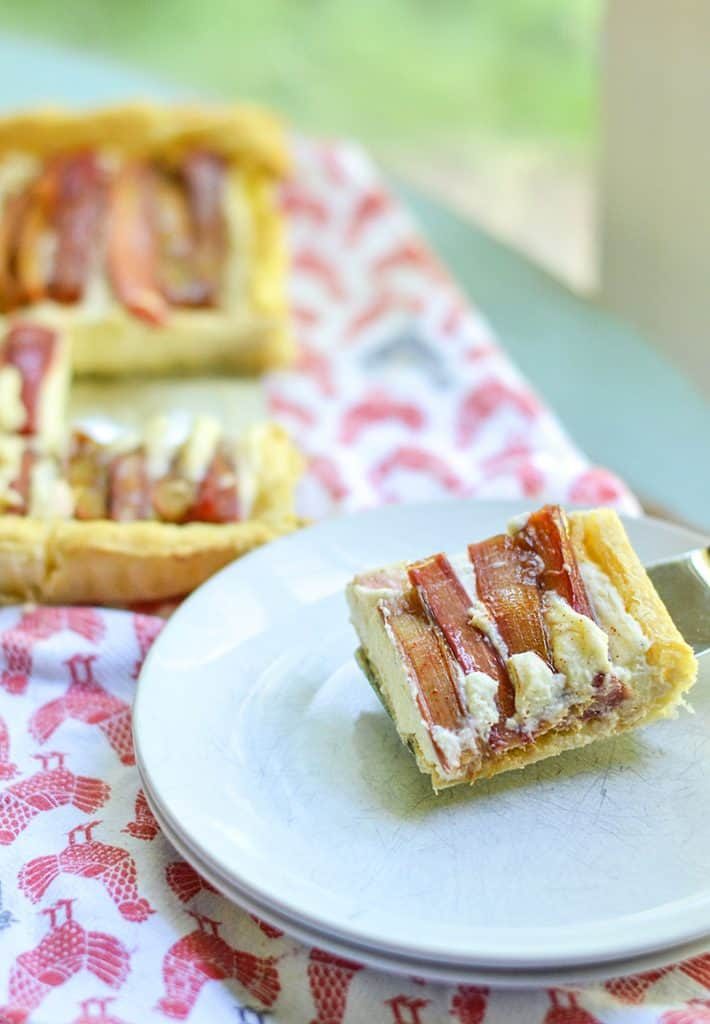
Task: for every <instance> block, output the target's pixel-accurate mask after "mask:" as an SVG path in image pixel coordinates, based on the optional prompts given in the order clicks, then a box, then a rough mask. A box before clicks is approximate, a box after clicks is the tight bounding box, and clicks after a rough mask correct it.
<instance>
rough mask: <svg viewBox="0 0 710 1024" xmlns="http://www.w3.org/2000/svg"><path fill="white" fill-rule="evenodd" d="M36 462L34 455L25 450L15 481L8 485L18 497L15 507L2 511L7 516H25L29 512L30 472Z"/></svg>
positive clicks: (27, 449)
mask: <svg viewBox="0 0 710 1024" xmlns="http://www.w3.org/2000/svg"><path fill="white" fill-rule="evenodd" d="M36 461H37V456H36V454H35V453H34V452H33V451H31V450H30V449H29V448H25V450H24V451H23V453H22V458H21V460H20V469H19V472H18V474H17V477H16V479H15V480H13V481H12V483H11V484H10V487H11V489H12V490H13V491H14V493H15V494H16V495H17V497H18V503H17V505H13V506H12V507H11V508H7V509H5V510H4V511H5V512H6V513H7V514H9V515H17V516H26V515H27V513H28V512H29V510H30V492H31V490H32V470H33V469H34V466H35V462H36Z"/></svg>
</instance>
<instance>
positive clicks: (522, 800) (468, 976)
mask: <svg viewBox="0 0 710 1024" xmlns="http://www.w3.org/2000/svg"><path fill="white" fill-rule="evenodd" d="M523 510H524V506H522V505H520V504H516V505H515V506H512V505H510V504H503V503H495V504H494V503H491V504H480V503H472V502H465V501H462V502H447V503H439V504H434V505H432V504H428V505H417V506H407V507H401V506H400V507H389V508H385V509H380V510H377V511H376V512H372V513H365V514H363V515H360V516H355V517H352V518H347V519H338V520H332V521H329V522H326V523H322V524H320V525H318V526H316V527H313V528H311V529H308V530H304V531H301V532H299V533H297V534H294V535H293V536H290V537H287V538H285V539H283V540H280V541H278V542H276V543H274V544H270V545H268V546H267V547H265V548H262V549H261V550H259V551H257V552H255V553H253V554H251V555H249V556H247V557H246V558H243V559H241V560H240V561H238V562H236V563H235V564H233V565H231V566H230V567H229V568H227V569H226V570H224V571H223V572H222V573H220V574H219V575H218V576H216V577H215V578H213V579H212V580H210V581H209V582H208V583H207V584H206V585H205V586H204V587H202V588H201V589H200V590H199V591H198V592H197V593H195V594H194V595H193V596H192V597H191V598H190V599H189V600H188V601H187V602H185V604H184V605H182V607H181V608H180V609H179V610H178V611H177V613H176V614H175V615H174V616H173V618H172V619H171V620H170V621H169V623H168V625H167V627H166V628H165V630H164V632H163V633H162V635H161V636H160V637H159V639H158V641H157V643H156V644H155V646H154V648H153V650H152V651H151V653H150V655H149V657H148V660H147V662H146V664H145V666H144V669H143V673H142V676H141V680H140V685H139V689H138V695H137V700H136V705H135V719H134V731H135V741H136V750H137V757H138V765H139V768H140V771H141V775H142V777H143V782H144V784H145V789H146V793H147V796H148V799H149V801H150V803H151V806H152V807H153V810H154V812H155V814H156V816H157V818H158V820H159V822H160V823H161V825H162V826H163V828H164V830H165V831H166V833H167V835H168V836H169V838H170V839H171V840H172V842H173V843H174V845H175V846H176V847H177V849H178V850H179V851H180V853H182V855H183V856H184V857H185V858H186V859H187V860H188V861H190V862H191V863H192V864H193V866H194V867H195V868H196V869H197V870H198V871H199V872H200V873H201V874H202V875H203V876H205V877H206V878H207V879H209V881H211V882H212V883H213V884H214V885H215V886H216V887H217V888H218V889H220V890H221V891H222V892H223V893H224V894H225V895H226V896H228V897H229V898H231V899H233V900H234V901H236V902H238V903H240V904H242V905H243V906H245V907H246V908H248V909H249V910H250V911H252V912H253V913H256V914H258V915H260V916H261V917H263V918H264V919H265V920H267V921H270V922H272V923H274V924H276V925H278V926H279V927H281V928H283V929H285V930H286V931H287V932H290V933H291V934H293V935H295V936H297V937H299V938H301V939H303V940H304V941H305V942H307V943H311V944H314V945H317V946H321V947H324V948H327V949H330V950H333V951H335V952H338V953H340V954H342V955H344V956H346V957H350V958H352V959H355V960H358V961H361V962H365V963H368V964H371V965H375V966H377V967H380V968H382V969H384V970H388V971H395V972H402V973H407V974H415V975H418V976H421V977H424V978H431V979H441V980H455V981H467V982H472V983H484V982H485V983H489V984H494V985H501V986H508V985H526V986H528V985H549V984H552V983H574V982H583V981H589V980H592V979H595V978H601V977H606V976H611V975H618V974H625V973H630V972H635V971H638V970H645V969H647V968H649V967H651V966H655V965H657V964H659V963H663V962H668V961H671V960H674V959H678V958H681V957H683V956H688V955H691V954H692V953H695V952H698V951H700V950H701V949H704V948H706V946H707V943H708V937H709V936H710V872H709V871H708V867H709V863H708V850H709V849H710V842H709V840H710V730H709V728H708V726H709V722H710V672H708V665H707V664H706V665H705V666H704V670H703V671H701V679H700V681H699V682H698V684H697V686H696V688H695V690H694V691H693V694H692V703H693V706H694V708H695V712H696V713H695V715H691V714H688V713H687V712H682V713H681V715H680V717H679V718H678V719H677V720H675V721H669V722H661V723H659V724H657V725H653V726H651V727H649V728H646V729H644V730H642V731H640V732H637V733H632V734H629V735H627V736H625V737H622V738H619V739H617V740H614V741H608V742H603V743H599V744H596V745H593V746H591V747H589V748H587V749H585V750H582V751H578V752H571V753H568V754H565V755H563V756H561V757H558V758H554V759H552V760H550V761H548V762H544V763H542V764H540V765H538V766H533V767H531V768H528V769H526V770H525V771H523V772H513V773H509V774H507V775H503V776H500V777H498V778H497V779H494V780H492V781H490V782H484V783H479V784H478V785H476V786H475V787H474V788H473V789H469V788H468V787H459V788H457V789H454V790H449V791H446V792H445V793H442V794H441V795H439V796H435V795H434V794H433V793H432V792H431V789H430V786H429V782H428V780H427V779H426V778H425V777H424V776H422V775H420V773H419V772H418V770H417V768H416V765H415V763H414V761H413V759H412V758H411V756H410V755H409V753H408V751H407V750H406V749H404V747H403V746H402V745H401V743H400V741H399V739H398V737H397V735H396V732H395V730H394V727H393V726H392V724H391V722H390V720H389V719H388V717H387V715H386V714H385V712H384V711H383V710H382V708H381V706H380V704H379V703H378V701H377V699H376V698H375V696H374V695H373V693H372V692H371V690H370V688H369V686H368V685H367V683H366V681H365V679H364V677H363V676H362V674H361V673H360V671H359V669H358V668H357V666H356V664H355V662H354V660H353V656H352V655H353V650H354V648H355V646H356V639H355V634H354V632H353V630H352V627H351V626H350V624H349V622H348V616H347V609H346V605H345V600H344V597H343V587H344V585H345V583H346V582H347V580H348V579H349V578H350V577H351V576H352V575H353V574H354V573H355V572H356V571H357V570H359V569H362V568H366V567H369V566H376V565H380V564H386V563H388V562H391V561H394V560H397V559H400V558H414V557H418V556H422V555H424V554H427V553H431V552H434V551H438V550H441V549H442V548H445V549H446V550H449V551H454V550H456V549H460V548H463V547H464V546H465V545H466V544H467V543H468V542H469V541H472V540H475V539H477V538H482V537H485V536H487V535H489V534H492V533H496V532H498V531H499V530H500V529H501V527H502V525H503V524H505V523H506V522H507V520H508V519H509V518H510V517H511V516H512V515H514V514H517V513H518V512H520V511H523ZM626 525H627V528H628V531H629V534H630V536H631V540H632V542H633V543H634V545H635V547H636V549H637V551H638V552H639V554H640V556H641V558H643V559H644V560H646V561H647V562H651V561H655V560H659V559H662V558H667V557H670V556H672V555H674V554H677V553H680V552H681V551H683V550H686V549H687V548H689V547H695V546H697V545H699V544H702V543H703V538H702V537H698V536H696V535H694V534H692V533H689V532H688V531H685V530H681V529H679V528H676V527H671V526H668V525H664V524H662V523H659V522H655V521H652V520H648V519H640V520H629V521H628V522H627V524H626Z"/></svg>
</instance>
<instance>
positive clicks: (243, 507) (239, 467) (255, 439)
mask: <svg viewBox="0 0 710 1024" xmlns="http://www.w3.org/2000/svg"><path fill="white" fill-rule="evenodd" d="M263 448H264V428H263V427H251V428H250V429H249V430H247V431H246V433H245V434H244V435H243V436H242V437H241V438H239V440H238V441H236V442H235V444H234V451H233V455H234V466H235V470H236V474H237V493H238V495H239V515H240V518H241V519H248V518H249V516H250V515H251V512H252V509H253V508H254V503H255V501H256V498H257V494H258V492H259V472H260V468H261V465H262V454H261V453H262V451H263Z"/></svg>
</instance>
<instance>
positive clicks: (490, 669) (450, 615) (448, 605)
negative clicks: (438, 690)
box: [409, 555, 515, 717]
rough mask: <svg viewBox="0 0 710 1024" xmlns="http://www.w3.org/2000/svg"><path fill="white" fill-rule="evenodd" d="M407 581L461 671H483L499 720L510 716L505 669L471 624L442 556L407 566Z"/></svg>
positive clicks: (512, 699)
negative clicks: (494, 687) (494, 690)
mask: <svg viewBox="0 0 710 1024" xmlns="http://www.w3.org/2000/svg"><path fill="white" fill-rule="evenodd" d="M409 579H410V582H411V583H412V584H413V585H414V586H415V587H416V588H417V590H418V592H419V596H420V598H421V600H422V604H423V605H424V607H425V608H426V609H427V611H428V612H429V615H430V617H431V618H432V619H433V620H434V622H436V624H437V626H438V627H439V629H440V630H441V632H442V633H443V635H444V637H445V639H446V642H447V644H448V645H449V648H450V649H451V651H452V653H453V655H454V657H455V658H456V660H457V661H458V663H459V665H460V666H461V668H462V669H463V671H464V672H466V673H468V672H485V674H486V675H487V676H490V677H491V678H492V679H494V680H495V681H496V682H497V684H498V707H499V709H500V711H501V713H502V715H503V717H508V716H509V715H512V714H514V713H515V693H514V690H513V687H512V684H511V682H510V679H509V677H508V673H507V671H506V669H505V666H504V665H503V663H502V662H501V659H500V658H499V656H498V653H497V652H496V650H495V648H494V647H493V645H492V643H491V641H490V640H489V639H488V637H487V636H485V634H483V633H482V632H481V631H480V629H478V628H477V627H476V626H473V625H471V622H470V621H469V620H470V618H471V601H470V599H469V596H468V594H467V593H466V591H465V589H464V587H463V585H462V584H461V582H460V580H459V578H458V577H457V575H456V573H455V572H454V570H453V569H452V567H451V563H450V562H449V560H448V559H447V558H446V556H445V555H434V556H433V558H429V559H427V560H426V561H424V562H418V563H416V564H415V565H412V566H410V568H409Z"/></svg>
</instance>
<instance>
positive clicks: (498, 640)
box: [448, 552, 508, 658]
mask: <svg viewBox="0 0 710 1024" xmlns="http://www.w3.org/2000/svg"><path fill="white" fill-rule="evenodd" d="M448 558H449V563H450V564H451V567H452V569H453V570H454V572H455V573H456V575H457V577H458V579H459V581H460V582H461V585H462V586H463V588H464V590H465V591H466V594H467V596H468V599H469V601H470V602H471V611H470V616H469V620H468V621H469V622H470V623H471V625H472V626H475V627H476V628H477V629H480V631H481V632H482V633H483V634H484V635H485V636H487V637H488V639H489V640H490V641H491V643H492V644H493V646H494V647H495V648H496V650H497V651H498V653H499V654H500V656H501V657H502V658H507V656H508V648H507V647H506V645H505V641H504V640H503V637H502V636H501V635H500V632H499V630H498V627H497V626H496V624H495V620H494V619H493V617H492V616H491V614H490V612H489V611H488V609H487V608H486V606H485V604H484V603H483V601H481V599H480V598H479V596H478V584H477V583H476V570H475V569H474V567H473V563H472V562H471V559H470V558H469V557H468V553H467V552H464V553H463V554H457V555H449V556H448Z"/></svg>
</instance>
